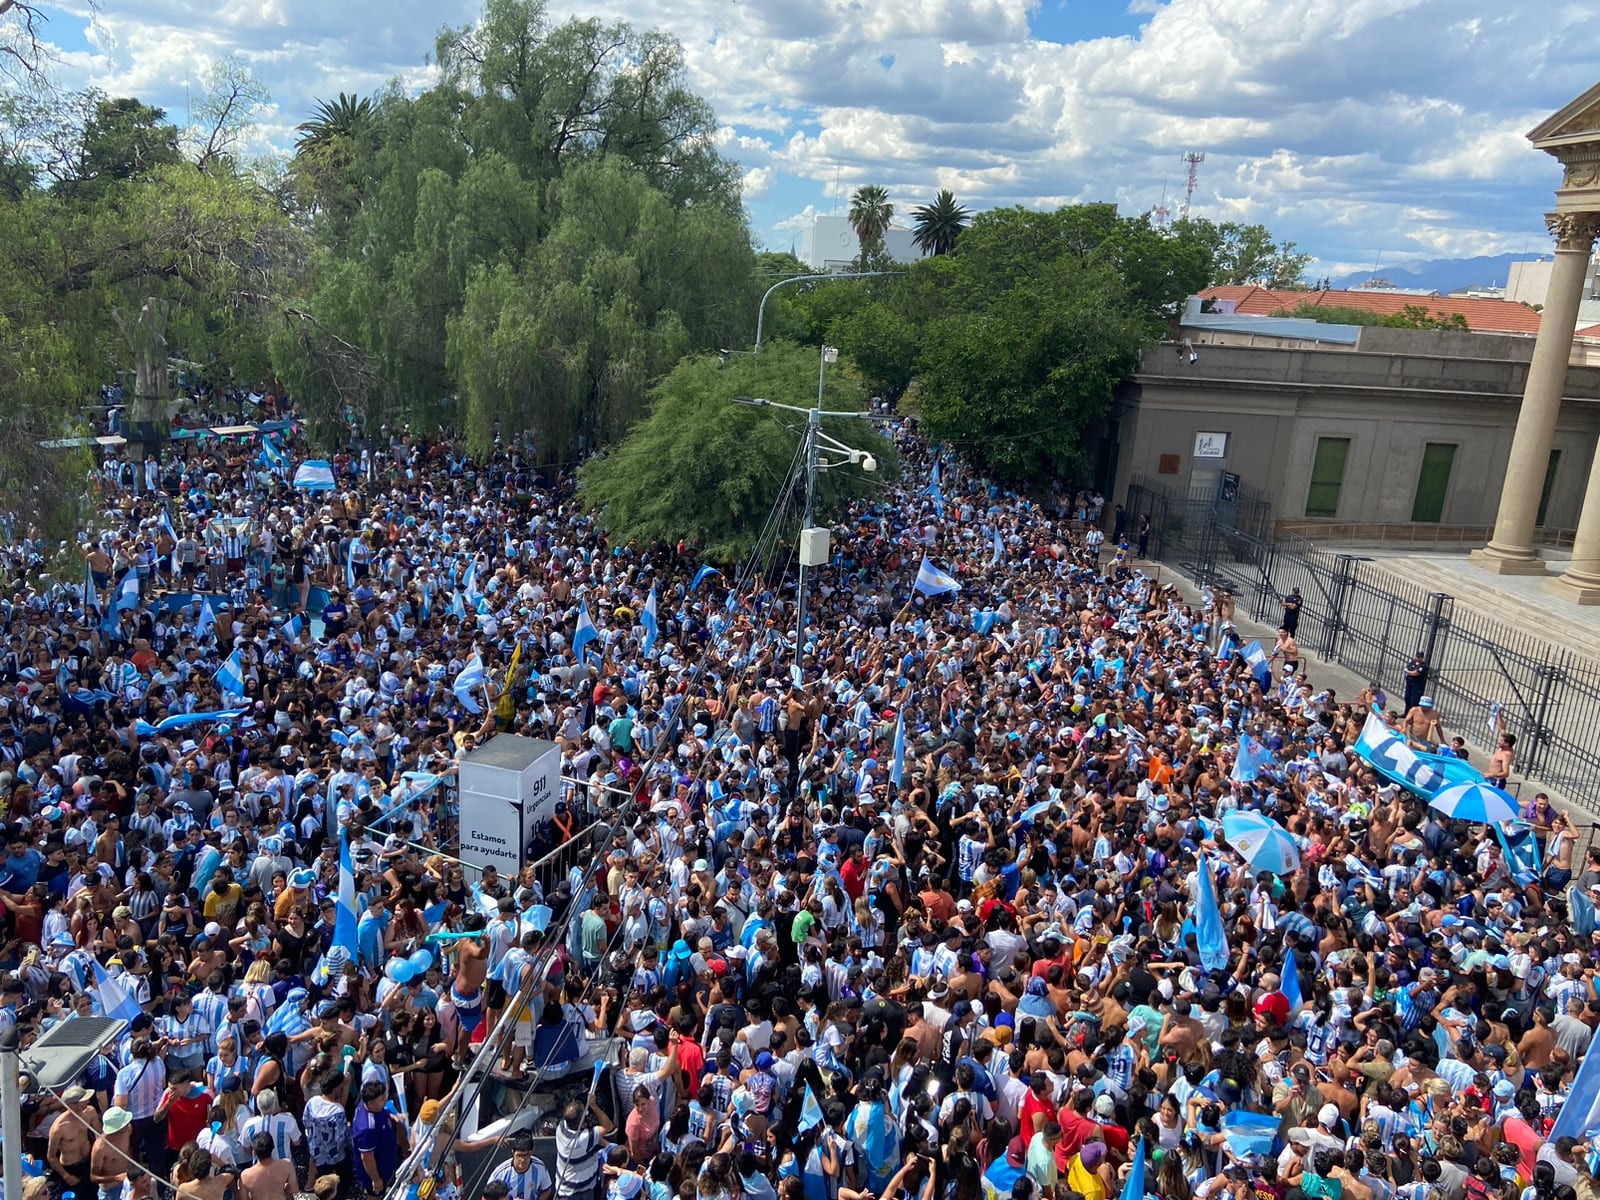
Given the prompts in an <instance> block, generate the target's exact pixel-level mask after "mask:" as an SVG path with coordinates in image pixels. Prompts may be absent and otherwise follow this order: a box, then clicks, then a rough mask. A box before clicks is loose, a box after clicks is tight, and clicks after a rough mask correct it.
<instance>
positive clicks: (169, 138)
mask: <svg viewBox="0 0 1600 1200" xmlns="http://www.w3.org/2000/svg"><path fill="white" fill-rule="evenodd" d="M182 161H183V156H182V155H181V154H180V153H179V152H178V130H177V129H176V128H175V127H174V126H172V125H170V124H168V123H167V114H166V111H165V110H164V109H160V108H156V107H155V106H154V105H150V104H144V103H142V102H141V101H139V100H135V99H133V98H132V97H126V96H125V97H121V98H119V99H115V100H111V99H104V98H102V99H99V100H98V101H97V102H96V103H95V106H94V111H93V114H92V115H91V116H90V118H89V120H88V122H87V123H86V124H85V125H84V126H83V135H82V150H81V152H80V155H79V159H78V174H77V175H76V177H74V178H70V179H67V180H64V181H63V183H64V186H65V187H66V189H67V190H68V191H70V192H73V193H75V194H80V195H100V194H103V193H104V192H105V190H106V188H107V187H108V185H110V184H113V183H118V182H122V181H124V180H129V179H140V178H145V177H148V176H149V175H150V174H151V172H153V171H155V170H156V169H157V168H160V167H164V166H171V165H173V164H175V163H180V162H182Z"/></svg>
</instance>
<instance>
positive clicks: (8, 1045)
mask: <svg viewBox="0 0 1600 1200" xmlns="http://www.w3.org/2000/svg"><path fill="white" fill-rule="evenodd" d="M20 1071H21V1064H20V1062H19V1061H18V1057H17V1027H16V1026H15V1025H7V1026H6V1027H5V1029H3V1030H0V1109H3V1110H4V1111H3V1112H0V1134H3V1135H4V1137H3V1140H0V1155H3V1163H0V1170H3V1171H4V1175H5V1189H6V1190H5V1194H6V1195H7V1196H12V1197H16V1198H17V1200H21V1196H22V1086H21V1080H20V1078H19V1073H20Z"/></svg>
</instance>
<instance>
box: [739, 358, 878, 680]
mask: <svg viewBox="0 0 1600 1200" xmlns="http://www.w3.org/2000/svg"><path fill="white" fill-rule="evenodd" d="M838 361H839V352H838V351H837V350H836V349H834V348H833V347H832V346H824V347H822V353H821V355H820V357H819V360H818V363H817V402H816V404H815V405H813V406H812V407H811V408H801V407H800V406H799V405H797V404H779V403H777V402H776V401H774V400H763V399H760V398H757V397H753V396H735V397H733V401H734V403H735V404H754V405H757V406H759V407H761V408H781V409H784V410H785V411H787V412H792V413H802V414H804V416H805V418H806V429H805V434H804V436H805V439H806V440H805V447H804V449H805V456H806V506H805V520H804V522H803V523H802V528H801V530H800V579H799V583H798V585H797V588H796V591H795V608H796V610H797V611H796V616H795V630H794V661H795V668H796V670H797V671H798V669H799V666H800V662H801V659H802V658H803V657H804V653H805V634H806V567H807V566H808V565H811V566H821V565H822V564H823V563H825V562H826V561H827V549H828V536H827V535H828V531H827V530H826V529H819V530H816V531H814V532H815V533H816V534H817V535H820V536H816V537H813V536H811V535H812V533H813V530H812V528H811V523H812V521H814V520H815V519H816V497H817V472H818V471H825V470H827V469H828V468H829V467H842V466H844V465H846V464H847V463H854V464H859V465H860V467H861V469H862V470H863V471H868V472H871V471H876V470H877V469H878V460H877V459H876V458H874V457H873V456H872V455H871V454H870V453H868V452H867V451H865V450H857V449H855V448H854V447H851V446H846V445H845V444H844V443H842V442H839V441H836V440H835V439H833V438H831V437H829V436H828V435H827V434H825V433H823V432H822V418H823V417H855V418H858V419H862V420H868V421H875V420H886V419H887V418H885V417H883V416H881V415H880V414H878V413H872V412H848V411H841V410H839V409H834V410H832V411H831V412H830V411H826V410H824V409H823V407H822V397H823V392H824V390H825V388H826V385H827V381H828V364H829V363H831V362H838ZM822 450H829V451H832V452H833V453H835V454H841V455H843V456H844V457H843V458H838V459H834V460H832V461H831V462H824V461H821V459H820V458H819V454H820V452H821V451H822ZM812 554H820V555H821V557H819V558H817V560H816V562H815V563H809V562H808V561H807V560H808V559H809V558H810V557H811V555H812Z"/></svg>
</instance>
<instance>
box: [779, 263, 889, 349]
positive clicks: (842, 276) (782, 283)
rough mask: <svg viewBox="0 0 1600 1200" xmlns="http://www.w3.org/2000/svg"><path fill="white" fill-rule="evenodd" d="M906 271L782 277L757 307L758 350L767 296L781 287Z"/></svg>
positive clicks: (835, 272)
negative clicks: (820, 280)
mask: <svg viewBox="0 0 1600 1200" xmlns="http://www.w3.org/2000/svg"><path fill="white" fill-rule="evenodd" d="M904 274H905V272H904V271H829V272H826V273H824V274H821V275H791V276H789V278H787V279H780V280H778V282H777V283H775V284H773V285H772V286H771V287H769V288H768V289H767V290H766V292H764V293H763V294H762V296H761V307H760V308H758V309H756V350H757V351H760V349H761V331H762V329H763V328H764V327H765V325H766V320H767V297H768V296H770V295H772V293H773V292H775V291H777V290H778V289H779V288H781V287H788V286H789V285H790V284H791V283H804V282H806V280H808V279H872V278H874V277H876V276H878V275H904Z"/></svg>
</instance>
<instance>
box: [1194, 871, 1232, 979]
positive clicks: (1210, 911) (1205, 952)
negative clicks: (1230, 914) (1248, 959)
mask: <svg viewBox="0 0 1600 1200" xmlns="http://www.w3.org/2000/svg"><path fill="white" fill-rule="evenodd" d="M1199 883H1200V899H1199V902H1198V903H1197V904H1196V905H1195V913H1194V930H1195V943H1196V946H1197V948H1198V949H1199V951H1200V965H1201V966H1202V967H1204V968H1205V969H1206V970H1208V971H1220V970H1222V969H1223V968H1224V967H1226V966H1227V965H1228V938H1227V935H1226V934H1224V933H1223V930H1222V909H1221V907H1220V906H1219V905H1218V904H1217V885H1216V882H1215V880H1213V879H1212V878H1211V864H1210V862H1208V861H1207V859H1206V856H1205V855H1204V854H1202V855H1201V856H1200V871H1199Z"/></svg>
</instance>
